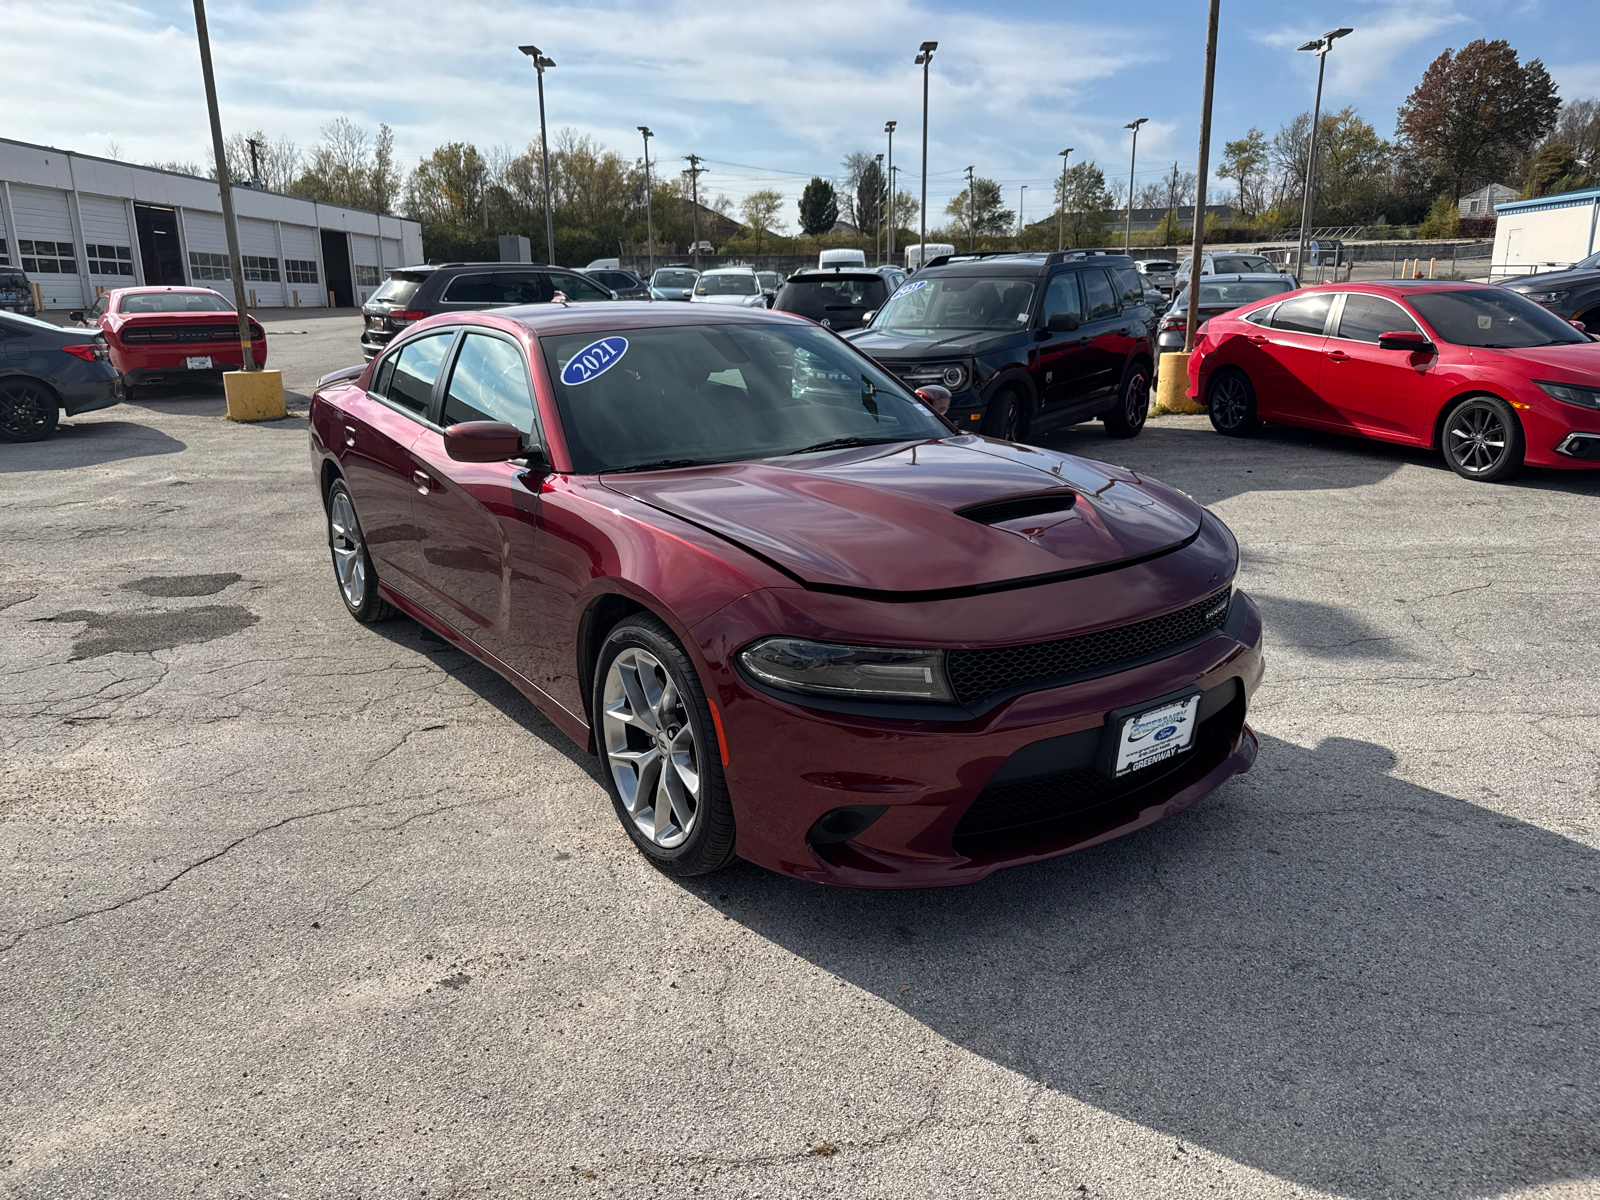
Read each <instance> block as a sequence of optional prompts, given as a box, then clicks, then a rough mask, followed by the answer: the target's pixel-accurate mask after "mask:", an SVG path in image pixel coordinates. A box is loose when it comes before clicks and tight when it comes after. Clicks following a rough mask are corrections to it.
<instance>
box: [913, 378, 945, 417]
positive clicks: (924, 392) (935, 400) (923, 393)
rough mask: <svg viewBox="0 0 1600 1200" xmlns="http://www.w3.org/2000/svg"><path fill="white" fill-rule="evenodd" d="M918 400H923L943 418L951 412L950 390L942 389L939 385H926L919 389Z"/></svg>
mask: <svg viewBox="0 0 1600 1200" xmlns="http://www.w3.org/2000/svg"><path fill="white" fill-rule="evenodd" d="M917 399H918V400H921V401H922V402H923V403H924V404H926V405H927V406H928V407H929V408H931V409H933V411H934V412H936V413H938V414H939V415H940V416H941V417H942V416H944V415H945V413H947V412H949V411H950V389H949V388H947V387H941V386H940V385H939V384H937V383H929V384H924V385H923V386H922V387H919V388H918V389H917Z"/></svg>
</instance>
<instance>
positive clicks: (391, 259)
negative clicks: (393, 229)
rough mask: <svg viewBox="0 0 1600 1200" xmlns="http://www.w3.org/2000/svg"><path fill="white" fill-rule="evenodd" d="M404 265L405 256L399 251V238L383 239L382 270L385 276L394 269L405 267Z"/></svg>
mask: <svg viewBox="0 0 1600 1200" xmlns="http://www.w3.org/2000/svg"><path fill="white" fill-rule="evenodd" d="M406 265H407V264H406V260H405V255H404V254H402V253H401V251H400V239H399V238H384V239H383V270H384V274H385V275H387V274H388V273H389V272H390V271H392V270H394V269H395V268H396V267H403V266H406Z"/></svg>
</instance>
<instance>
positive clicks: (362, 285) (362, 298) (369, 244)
mask: <svg viewBox="0 0 1600 1200" xmlns="http://www.w3.org/2000/svg"><path fill="white" fill-rule="evenodd" d="M350 259H351V263H352V265H353V266H354V268H355V271H354V275H355V279H354V286H355V293H356V303H357V304H365V303H366V302H367V299H368V298H369V297H370V296H371V295H372V293H373V292H375V291H377V290H378V288H379V286H380V285H381V284H382V283H383V272H382V271H381V270H379V269H378V239H377V238H376V237H373V236H372V235H371V234H366V233H352V234H351V235H350Z"/></svg>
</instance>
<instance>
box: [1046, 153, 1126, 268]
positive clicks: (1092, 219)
mask: <svg viewBox="0 0 1600 1200" xmlns="http://www.w3.org/2000/svg"><path fill="white" fill-rule="evenodd" d="M1063 184H1064V185H1065V186H1063ZM1116 203H1117V201H1116V197H1114V196H1113V195H1112V194H1111V193H1110V192H1108V191H1107V190H1106V176H1105V172H1104V171H1102V170H1101V169H1100V168H1099V167H1098V166H1096V165H1095V163H1094V160H1093V159H1090V160H1088V161H1087V162H1081V163H1078V164H1077V165H1076V166H1072V167H1068V168H1067V172H1066V175H1065V177H1064V178H1063V177H1061V176H1057V178H1056V208H1057V209H1058V210H1059V211H1060V212H1062V213H1064V219H1063V226H1064V231H1065V237H1066V242H1067V245H1069V246H1072V247H1080V246H1099V245H1102V244H1103V243H1104V242H1105V241H1106V239H1107V237H1108V236H1109V234H1108V233H1107V226H1108V225H1109V224H1110V223H1111V210H1112V209H1113V208H1115V207H1116Z"/></svg>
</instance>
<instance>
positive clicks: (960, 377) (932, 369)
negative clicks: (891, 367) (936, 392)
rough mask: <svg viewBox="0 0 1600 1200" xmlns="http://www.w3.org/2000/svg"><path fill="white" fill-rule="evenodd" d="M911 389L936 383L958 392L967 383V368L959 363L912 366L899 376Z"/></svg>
mask: <svg viewBox="0 0 1600 1200" xmlns="http://www.w3.org/2000/svg"><path fill="white" fill-rule="evenodd" d="M901 378H902V379H904V380H905V381H906V383H908V384H910V385H911V387H912V388H913V389H915V388H919V387H926V386H927V385H928V384H930V383H937V384H940V385H941V386H943V387H947V388H949V389H950V390H951V391H952V392H959V391H960V390H961V389H962V388H963V387H965V386H966V383H967V368H966V367H964V366H962V365H961V364H960V363H935V364H934V365H932V366H918V367H912V368H911V369H910V370H909V371H907V372H906V373H905V374H904V375H902V376H901Z"/></svg>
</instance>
